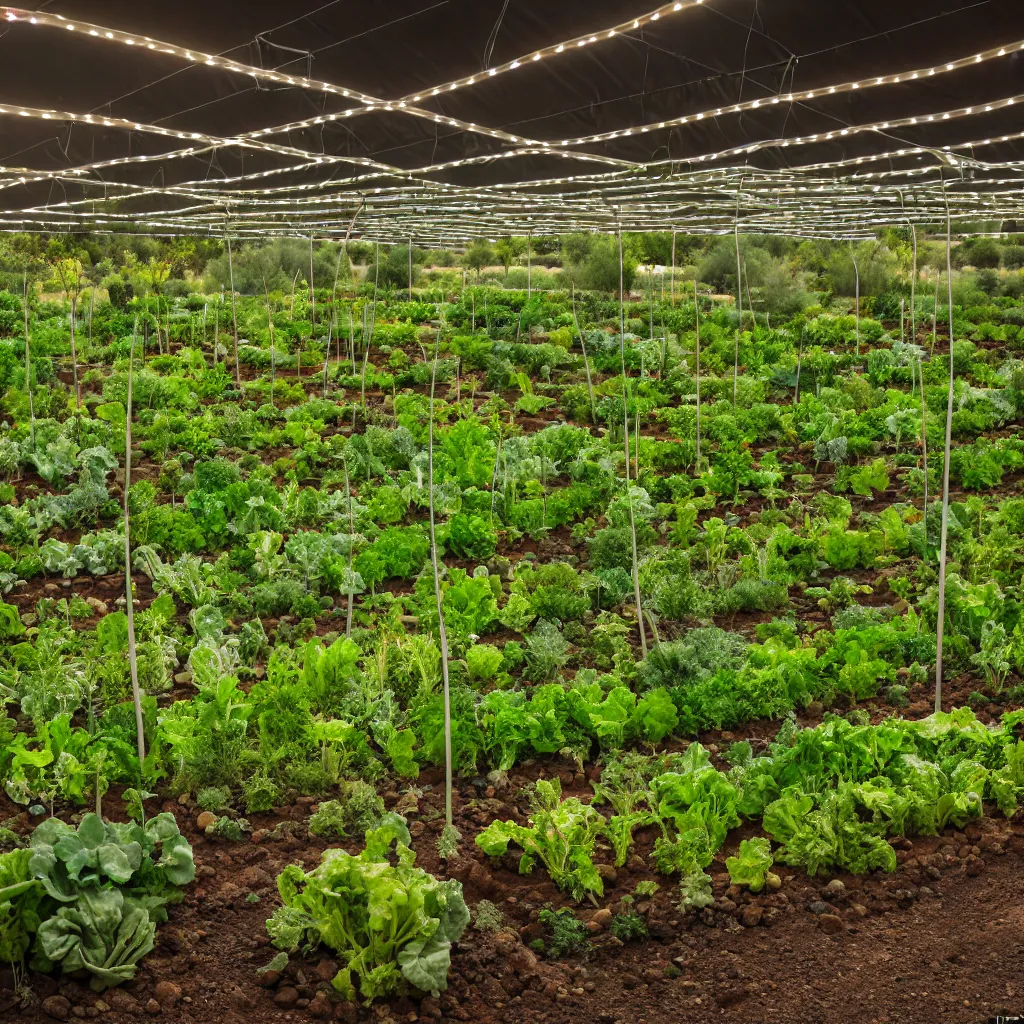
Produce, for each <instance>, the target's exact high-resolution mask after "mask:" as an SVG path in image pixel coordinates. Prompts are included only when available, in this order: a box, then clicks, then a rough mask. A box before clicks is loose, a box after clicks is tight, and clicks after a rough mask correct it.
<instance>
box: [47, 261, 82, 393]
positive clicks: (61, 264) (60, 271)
mask: <svg viewBox="0 0 1024 1024" xmlns="http://www.w3.org/2000/svg"><path fill="white" fill-rule="evenodd" d="M53 271H54V273H55V274H56V276H57V278H58V280H59V281H60V286H61V288H63V289H64V294H65V295H66V296H67V297H68V300H69V301H70V303H71V318H70V324H71V373H72V377H73V379H74V383H75V402H76V403H77V405H78V406H81V404H82V389H81V387H80V385H79V383H78V354H77V353H76V351H75V307H76V306H77V305H78V296H79V293H80V292H81V290H82V282H83V280H84V279H85V273H84V271H83V270H82V261H81V260H79V259H78V258H77V257H74V256H62V257H59V258H58V259H55V260H54V261H53Z"/></svg>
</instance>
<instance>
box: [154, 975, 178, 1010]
mask: <svg viewBox="0 0 1024 1024" xmlns="http://www.w3.org/2000/svg"><path fill="white" fill-rule="evenodd" d="M153 995H154V996H155V997H156V1001H157V1002H158V1003H159V1004H160V1005H161V1006H166V1007H171V1006H177V1004H178V1003H179V1002H180V1001H181V986H180V985H175V984H174V982H173V981H158V982H157V983H156V988H155V989H154V990H153Z"/></svg>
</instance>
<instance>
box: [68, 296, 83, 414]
mask: <svg viewBox="0 0 1024 1024" xmlns="http://www.w3.org/2000/svg"><path fill="white" fill-rule="evenodd" d="M75 304H76V300H75V296H74V295H72V296H71V373H72V375H73V376H74V380H75V406H76V412H80V411H81V408H82V388H81V385H80V384H79V382H78V354H77V353H76V352H75Z"/></svg>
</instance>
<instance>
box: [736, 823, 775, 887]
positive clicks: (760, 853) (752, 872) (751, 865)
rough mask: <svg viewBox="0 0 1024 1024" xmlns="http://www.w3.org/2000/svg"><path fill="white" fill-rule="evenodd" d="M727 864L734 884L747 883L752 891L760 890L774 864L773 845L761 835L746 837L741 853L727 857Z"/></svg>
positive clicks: (741, 846)
mask: <svg viewBox="0 0 1024 1024" xmlns="http://www.w3.org/2000/svg"><path fill="white" fill-rule="evenodd" d="M725 866H726V868H728V870H729V881H730V882H732V884H733V885H745V886H746V887H747V888H748V889H749V890H750V891H751V892H760V891H761V890H762V889H763V888H764V883H765V878H766V876H767V874H768V870H769V869H770V868H771V866H772V845H771V843H769V842H768V840H767V839H763V838H761V837H760V836H755V837H754V838H753V839H744V840H743V841H742V842H741V843H740V852H739V854H738V855H737V856H735V857H727V858H726V861H725Z"/></svg>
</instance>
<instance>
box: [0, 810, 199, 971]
mask: <svg viewBox="0 0 1024 1024" xmlns="http://www.w3.org/2000/svg"><path fill="white" fill-rule="evenodd" d="M16 852H17V853H18V855H19V857H21V858H22V861H20V862H19V865H18V866H19V872H20V875H21V876H22V880H21V882H19V883H18V884H17V885H16V886H15V887H14V889H18V888H19V887H20V889H21V891H20V894H18V899H19V904H18V906H17V907H14V906H13V905H12V907H11V908H9V909H8V915H9V920H12V921H13V920H15V919H16V920H17V921H18V926H19V928H20V929H21V931H19V932H17V933H16V936H15V937H14V938H12V937H10V936H8V937H7V938H5V945H6V944H8V943H10V950H11V951H14V949H15V944H16V945H17V946H18V947H20V949H21V953H24V952H25V934H24V932H25V930H26V929H27V930H32V926H36V927H35V931H36V937H35V944H34V949H35V960H34V963H36V964H37V965H38V966H40V967H42V968H43V969H50V968H52V967H53V966H58V965H59V966H60V967H62V968H63V969H64V970H65V971H67V972H73V971H78V970H84V971H87V972H88V973H89V974H90V975H91V980H90V984H91V985H92V987H93V989H95V990H97V991H102V990H103V989H105V988H108V987H110V986H111V985H117V984H120V983H121V982H123V981H127V980H129V979H130V978H132V977H134V975H135V969H136V966H137V964H138V962H139V960H140V959H142V957H143V956H145V955H146V954H147V953H148V952H149V951H150V950H151V949H152V948H153V944H154V939H155V935H156V926H157V924H158V923H159V922H160V921H163V920H166V916H167V915H166V910H165V907H166V906H167V904H169V903H173V902H176V901H178V900H180V899H181V896H182V893H181V887H182V886H185V885H187V884H188V883H189V882H191V881H192V879H193V878H194V877H195V863H194V861H193V858H192V850H191V847H190V846H189V844H188V842H187V841H186V840H185V838H184V837H183V836H182V835H181V834H180V833H179V832H178V827H177V825H176V824H175V821H174V818H173V817H172V816H171V815H170V814H158V815H157V816H156V817H154V818H151V819H150V820H149V821H148V822H147V823H146V825H145V827H143V826H141V825H138V824H136V823H134V822H130V823H128V824H125V825H122V824H116V823H113V822H104V821H102V819H101V818H99V816H98V815H95V814H87V815H85V816H84V817H83V819H82V822H81V824H80V825H79V827H78V829H77V830H75V829H73V828H71V826H69V825H66V824H64V822H62V821H60V819H58V818H50V819H49V820H47V821H45V822H43V823H42V824H41V825H40V826H39V827H38V828H37V829H36V830H35V832H34V833H33V834H32V839H31V841H30V847H29V850H27V851H16ZM26 854H27V855H28V861H27V872H28V873H29V874H30V875H31V877H32V878H33V879H34V880H35V881H34V882H33V885H34V886H35V885H37V886H38V889H36V888H33V889H28V888H27V887H26V883H27V880H26V879H25V878H24V877H23V876H24V875H25V874H26V872H25V867H26V865H25V864H24V862H23V860H24V856H25V855H26ZM7 856H10V855H7ZM11 891H13V890H8V895H10V892H11ZM29 893H32V894H34V895H32V896H31V902H30V903H29V904H27V905H26V904H25V903H24V902H23V901H24V900H25V899H26V898H27V897H28V896H29ZM2 896H3V894H2V892H0V906H2V905H3V900H2ZM36 897H38V898H39V899H38V902H37V901H36ZM37 922H38V924H37Z"/></svg>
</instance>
